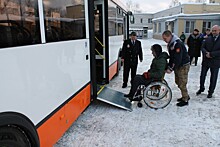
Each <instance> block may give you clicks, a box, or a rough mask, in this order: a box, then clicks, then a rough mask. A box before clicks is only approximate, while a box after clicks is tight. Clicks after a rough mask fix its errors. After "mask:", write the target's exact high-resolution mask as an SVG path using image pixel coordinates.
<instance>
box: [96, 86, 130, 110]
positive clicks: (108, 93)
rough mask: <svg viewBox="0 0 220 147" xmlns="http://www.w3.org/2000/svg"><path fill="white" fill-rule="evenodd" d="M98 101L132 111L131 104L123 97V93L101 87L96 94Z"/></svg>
mask: <svg viewBox="0 0 220 147" xmlns="http://www.w3.org/2000/svg"><path fill="white" fill-rule="evenodd" d="M97 99H98V100H100V101H102V102H106V103H108V104H111V105H114V106H116V107H119V108H122V109H125V110H129V111H132V104H131V102H130V101H128V100H127V99H126V98H125V97H124V93H121V92H119V91H116V90H113V89H110V88H107V87H103V88H102V89H100V91H99V92H98V97H97Z"/></svg>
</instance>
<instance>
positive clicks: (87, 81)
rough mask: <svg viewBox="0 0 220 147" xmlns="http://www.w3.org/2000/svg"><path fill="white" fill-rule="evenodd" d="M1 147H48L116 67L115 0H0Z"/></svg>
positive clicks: (122, 14)
mask: <svg viewBox="0 0 220 147" xmlns="http://www.w3.org/2000/svg"><path fill="white" fill-rule="evenodd" d="M0 8H1V11H0V100H1V101H0V146H4V147H9V146H10V147H11V146H18V147H29V146H33V147H39V146H41V147H50V146H53V145H54V144H55V143H56V142H57V141H58V140H59V138H60V137H61V136H62V135H63V133H64V132H65V131H66V130H67V129H68V128H69V127H70V126H71V125H72V123H73V122H74V121H75V120H76V119H77V118H78V117H79V116H80V114H81V113H82V112H83V111H84V110H85V109H86V108H87V107H88V106H89V104H90V103H91V101H92V100H94V99H96V98H97V91H98V89H99V88H98V86H99V85H103V84H108V83H109V81H110V80H111V79H112V78H113V77H114V76H115V75H117V73H118V71H119V69H120V65H121V62H120V48H121V47H122V44H123V40H124V39H127V38H128V37H129V35H128V33H129V30H128V27H129V15H131V12H129V11H127V9H126V7H125V6H124V5H123V4H122V3H121V2H120V1H119V0H65V1H63V0H62V1H61V0H0Z"/></svg>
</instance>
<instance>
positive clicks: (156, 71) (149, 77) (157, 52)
mask: <svg viewBox="0 0 220 147" xmlns="http://www.w3.org/2000/svg"><path fill="white" fill-rule="evenodd" d="M151 51H152V54H153V56H154V58H153V60H152V63H151V66H150V69H149V70H148V71H147V72H144V73H143V74H142V75H136V76H135V77H134V80H133V82H132V83H131V89H130V92H129V94H125V95H124V97H127V98H129V99H130V100H131V101H136V99H133V97H134V94H135V92H136V90H137V88H138V86H139V85H148V84H149V83H150V82H151V81H153V80H162V79H163V77H164V74H165V70H166V68H167V64H168V63H167V59H168V58H169V55H168V54H167V53H166V52H162V47H161V46H160V45H159V44H154V45H153V46H151ZM137 101H139V100H138V99H137Z"/></svg>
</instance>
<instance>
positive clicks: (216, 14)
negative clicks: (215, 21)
mask: <svg viewBox="0 0 220 147" xmlns="http://www.w3.org/2000/svg"><path fill="white" fill-rule="evenodd" d="M201 16H217V17H220V13H202V14H184V13H180V14H176V15H172V16H165V17H159V18H154V19H153V20H152V21H156V20H164V19H167V20H169V19H177V18H181V17H201ZM173 21H174V20H173Z"/></svg>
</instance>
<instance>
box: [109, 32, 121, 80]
mask: <svg viewBox="0 0 220 147" xmlns="http://www.w3.org/2000/svg"><path fill="white" fill-rule="evenodd" d="M123 38H124V36H123V35H119V36H110V37H109V80H111V79H112V78H113V77H114V75H115V74H116V73H117V72H118V64H120V63H118V58H119V52H120V49H121V48H122V45H123Z"/></svg>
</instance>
